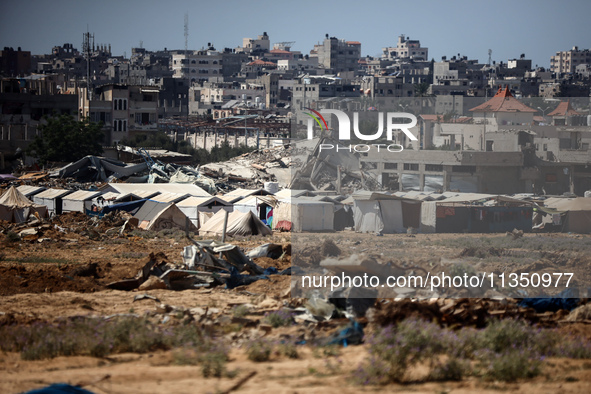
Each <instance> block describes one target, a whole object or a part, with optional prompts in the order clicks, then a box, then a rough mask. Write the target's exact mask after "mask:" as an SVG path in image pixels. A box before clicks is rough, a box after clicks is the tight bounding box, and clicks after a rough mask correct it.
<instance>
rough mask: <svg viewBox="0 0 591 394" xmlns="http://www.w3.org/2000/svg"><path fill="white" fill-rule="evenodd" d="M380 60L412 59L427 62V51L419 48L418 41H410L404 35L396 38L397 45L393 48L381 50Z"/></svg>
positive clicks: (419, 43)
mask: <svg viewBox="0 0 591 394" xmlns="http://www.w3.org/2000/svg"><path fill="white" fill-rule="evenodd" d="M382 52H383V54H382V58H385V59H390V60H392V59H413V60H428V59H429V49H428V48H423V47H421V42H420V41H419V40H411V39H410V38H408V37H405V36H404V34H401V35H400V36H398V43H397V44H396V46H395V47H387V48H382Z"/></svg>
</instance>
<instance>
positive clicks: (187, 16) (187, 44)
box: [185, 12, 189, 58]
mask: <svg viewBox="0 0 591 394" xmlns="http://www.w3.org/2000/svg"><path fill="white" fill-rule="evenodd" d="M188 48H189V13H188V12H187V13H185V58H186V57H187V53H188Z"/></svg>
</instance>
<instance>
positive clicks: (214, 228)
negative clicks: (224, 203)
mask: <svg viewBox="0 0 591 394" xmlns="http://www.w3.org/2000/svg"><path fill="white" fill-rule="evenodd" d="M225 215H226V213H225V211H223V210H221V211H219V212H218V213H216V214H215V215H213V216H212V217H211V218H210V219H209V220H208V221H207V222H206V223H205V224H203V225H202V226H201V228H200V229H199V235H222V232H223V229H224V220H225ZM271 234H273V232H272V231H271V229H270V228H269V227H267V226H265V224H264V223H263V222H261V220H260V219H259V218H257V217H256V215H255V214H254V213H252V212H250V211H248V212H239V211H234V212H230V213H228V224H227V226H226V235H231V236H235V235H263V236H264V235H271Z"/></svg>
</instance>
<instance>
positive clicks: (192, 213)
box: [176, 196, 234, 228]
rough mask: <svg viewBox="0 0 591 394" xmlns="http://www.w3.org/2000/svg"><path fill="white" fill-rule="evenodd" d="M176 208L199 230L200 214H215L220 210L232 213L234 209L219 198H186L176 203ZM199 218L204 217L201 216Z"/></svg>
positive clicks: (202, 221)
mask: <svg viewBox="0 0 591 394" xmlns="http://www.w3.org/2000/svg"><path fill="white" fill-rule="evenodd" d="M176 205H177V207H179V209H180V210H181V211H182V212H183V213H184V214H185V215H186V216H187V217H188V218H189V219H190V220H191V222H193V224H194V225H195V226H197V228H199V227H200V226H201V225H202V224H203V223H205V221H204V220H201V221H200V220H199V218H200V215H199V214H200V213H211V214H212V215H213V214H214V213H217V212H218V211H220V210H226V211H228V212H232V211H233V210H234V207H233V206H232V204H230V203H228V202H226V201H224V200H222V199H221V198H219V197H215V196H212V197H188V198H185V199H184V200H182V201H180V202H178V203H177V204H176ZM201 217H204V216H203V215H201Z"/></svg>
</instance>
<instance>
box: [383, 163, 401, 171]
mask: <svg viewBox="0 0 591 394" xmlns="http://www.w3.org/2000/svg"><path fill="white" fill-rule="evenodd" d="M396 169H398V163H384V170H396Z"/></svg>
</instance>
